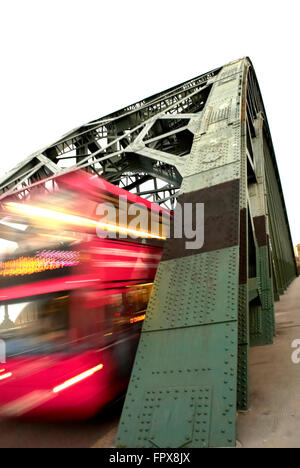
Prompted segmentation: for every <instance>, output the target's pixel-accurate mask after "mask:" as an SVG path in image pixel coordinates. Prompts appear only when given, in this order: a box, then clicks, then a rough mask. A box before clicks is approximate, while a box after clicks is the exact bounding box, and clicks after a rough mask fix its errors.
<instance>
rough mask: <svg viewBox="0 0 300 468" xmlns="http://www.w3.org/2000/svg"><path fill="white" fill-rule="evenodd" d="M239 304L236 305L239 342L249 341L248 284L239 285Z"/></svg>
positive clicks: (245, 342)
mask: <svg viewBox="0 0 300 468" xmlns="http://www.w3.org/2000/svg"><path fill="white" fill-rule="evenodd" d="M238 294H239V305H238V323H239V344H247V343H249V302H248V286H247V285H246V284H241V285H239V292H238Z"/></svg>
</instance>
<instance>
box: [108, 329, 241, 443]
mask: <svg viewBox="0 0 300 468" xmlns="http://www.w3.org/2000/svg"><path fill="white" fill-rule="evenodd" d="M236 379H237V322H227V323H220V324H214V325H206V326H199V327H190V328H184V329H174V330H167V331H158V332H143V333H142V336H141V340H140V343H139V347H138V351H137V356H136V360H135V364H134V368H133V372H132V376H131V381H130V386H129V390H128V392H127V396H126V400H125V404H124V409H123V413H122V417H121V421H120V425H119V431H118V436H117V440H116V446H117V447H137V448H141V447H153V446H155V445H163V444H164V443H165V442H166V437H167V436H166V434H165V432H166V427H168V420H167V419H168V418H169V417H170V408H171V407H172V406H173V408H174V409H175V407H176V406H177V404H176V402H175V400H174V401H173V404H172V397H174V395H175V393H176V392H173V390H172V392H171V389H175V390H176V389H178V388H181V389H182V390H181V395H184V391H185V390H187V396H186V397H183V405H182V407H180V406H178V407H177V408H176V410H175V411H176V417H175V419H176V420H178V419H179V417H180V414H181V420H182V424H178V425H176V428H175V427H174V428H172V431H173V436H174V440H176V441H177V442H178V443H179V444H182V442H183V440H184V439H185V438H186V442H187V443H186V445H185V447H191V448H192V447H203V444H205V446H206V445H207V446H209V447H225V446H235V440H236V434H235V422H236V389H237V387H236ZM193 387H194V388H193ZM193 389H194V390H195V397H194V398H197V400H194V401H193V400H191V403H188V400H190V399H191V393H192V392H191V390H193ZM206 389H207V390H208V389H211V390H210V392H206V391H205V390H206ZM203 390H204V391H203ZM151 391H154V392H155V393H153V394H152V395H153V396H152V397H151V393H148V394H147V392H151ZM160 391H163V392H164V393H163V394H161V395H164V397H166V395H168V394H167V392H168V391H170V394H169V400H167V401H166V403H167V404H166V410H165V406H164V405H163V402H162V400H160V402H161V403H160V404H161V407H160V408H156V409H155V408H153V406H155V405H158V403H157V402H158V398H159V392H160ZM203 395H204V399H203ZM199 397H202V399H201V398H199ZM146 398H149V400H148V401H147V403H149V405H147V404H146ZM151 398H152V400H151ZM170 399H171V400H170ZM195 401H197V409H196V410H194V407H195V403H194V402H195ZM199 402H200V403H199ZM201 402H204V406H203V404H202V403H201ZM188 404H190V405H192V406H191V407H190V408H191V413H187V408H188ZM199 404H200V405H201V407H199ZM145 406H146V408H145ZM148 406H152V408H150V407H148ZM156 410H159V412H157V411H156ZM193 410H194V411H195V412H194V413H193ZM197 410H199V414H198V413H197ZM159 413H160V421H159V423H158V422H157V418H158V417H159ZM193 417H194V418H195V419H194V425H193V431H192V424H193V423H190V422H188V421H190V420H191V418H193ZM153 421H154V422H153ZM148 427H149V431H145V430H144V429H148ZM208 427H210V428H211V429H210V430H209V434H208V432H207V431H208ZM151 428H155V432H154V430H153V429H152V431H153V432H152V433H151ZM174 431H176V435H175V434H174ZM145 433H146V434H147V435H145ZM148 433H149V436H148ZM150 436H152V437H150ZM191 437H192V440H191V441H190V438H191ZM145 439H146V440H145ZM169 440H170V439H167V442H169ZM173 446H174V445H173Z"/></svg>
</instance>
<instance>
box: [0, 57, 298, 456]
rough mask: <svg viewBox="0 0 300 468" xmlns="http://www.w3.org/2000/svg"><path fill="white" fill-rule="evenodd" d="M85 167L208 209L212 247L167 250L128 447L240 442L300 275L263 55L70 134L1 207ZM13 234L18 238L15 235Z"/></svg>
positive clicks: (13, 177)
mask: <svg viewBox="0 0 300 468" xmlns="http://www.w3.org/2000/svg"><path fill="white" fill-rule="evenodd" d="M66 166H69V167H66ZM79 168H81V169H85V170H87V171H90V172H93V173H96V174H99V175H102V176H103V177H105V178H106V179H107V180H109V181H111V182H113V183H114V184H118V185H120V186H122V187H124V188H126V189H127V190H129V191H135V192H136V193H138V194H140V195H141V196H143V197H146V198H148V199H150V200H153V201H155V202H156V203H159V204H161V205H164V206H167V207H169V208H174V207H175V210H176V209H177V210H178V209H180V208H181V207H180V205H183V204H184V203H186V202H189V203H192V204H194V205H195V204H196V203H199V202H201V203H204V206H205V220H204V221H205V223H204V231H205V241H204V245H203V247H201V248H200V249H198V250H186V249H185V241H186V240H187V239H185V238H184V237H183V238H182V239H168V240H167V242H166V247H165V250H164V256H163V260H162V262H161V264H160V266H159V269H158V272H157V276H156V279H155V284H154V290H153V293H152V296H151V299H150V303H149V306H148V311H147V317H146V320H145V323H144V326H143V331H142V336H141V340H140V344H139V348H138V351H137V356H136V360H135V365H134V368H133V373H132V377H131V382H130V385H129V390H128V393H127V397H126V402H125V405H124V410H123V414H122V418H121V422H120V427H119V431H118V437H117V445H118V446H125V447H214V446H223V447H224V446H234V445H235V434H236V409H237V408H238V409H247V408H248V406H249V373H248V368H249V347H250V345H263V344H270V343H272V341H273V337H274V334H275V318H274V299H275V300H278V299H279V296H280V294H282V293H283V292H284V291H285V290H286V288H287V287H288V285H289V284H290V282H291V281H292V280H293V278H294V277H295V276H296V274H297V273H296V265H295V259H294V253H293V248H292V242H291V236H290V231H289V225H288V219H287V214H286V210H285V204H284V198H283V194H282V188H281V184H280V179H279V173H278V169H277V165H276V160H275V154H274V149H273V145H272V140H271V135H270V130H269V126H268V122H267V118H266V114H265V109H264V105H263V101H262V98H261V94H260V91H259V86H258V83H257V79H256V76H255V72H254V69H253V66H252V64H251V62H250V60H249V59H248V58H243V59H241V60H238V61H235V62H232V63H230V64H228V65H225V66H224V67H221V68H219V69H216V70H213V71H212V72H209V73H207V74H204V75H201V76H199V77H197V78H195V79H192V80H190V81H187V82H185V83H183V84H181V85H178V86H175V87H173V88H171V89H169V90H167V91H164V92H162V93H159V94H156V95H155V96H152V97H150V98H147V99H145V100H143V101H140V102H138V103H136V104H134V105H132V106H128V107H126V108H125V109H122V110H120V111H118V112H115V113H113V114H111V115H109V116H107V117H104V118H101V119H99V120H97V121H93V122H90V123H88V124H86V125H83V126H81V127H80V128H77V129H75V130H73V131H71V132H70V133H68V134H66V135H65V136H64V137H62V138H61V139H60V140H59V141H57V142H55V143H54V144H52V145H50V146H47V147H46V148H44V149H43V150H41V151H39V152H36V153H34V154H33V155H31V156H30V157H28V158H27V159H26V160H25V161H24V162H22V163H21V164H19V165H18V166H17V167H16V168H15V169H14V170H12V171H10V172H9V173H7V174H6V175H4V176H3V177H2V178H1V179H0V191H1V196H0V202H1V199H2V200H3V199H5V197H7V196H8V195H9V196H10V197H16V198H17V199H26V198H27V197H28V196H29V194H30V193H31V191H32V190H41V191H47V190H50V189H51V184H57V183H59V175H60V174H63V173H65V172H69V171H73V170H77V169H79ZM175 200H177V203H176V204H175ZM1 232H2V236H4V237H6V238H9V239H11V240H13V239H16V236H17V232H16V231H14V229H13V227H7V229H5V232H4V230H2V231H1Z"/></svg>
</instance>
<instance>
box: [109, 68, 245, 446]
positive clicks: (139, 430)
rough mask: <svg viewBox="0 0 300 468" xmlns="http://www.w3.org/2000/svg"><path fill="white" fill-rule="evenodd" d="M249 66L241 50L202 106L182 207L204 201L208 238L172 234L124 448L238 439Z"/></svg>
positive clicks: (123, 433)
mask: <svg viewBox="0 0 300 468" xmlns="http://www.w3.org/2000/svg"><path fill="white" fill-rule="evenodd" d="M247 67H248V64H247V61H246V60H244V59H243V60H241V61H238V62H233V63H231V64H229V65H227V66H225V67H224V68H223V69H222V70H221V72H220V74H219V75H218V77H217V80H216V81H215V83H214V85H213V88H212V91H211V94H210V96H209V98H208V101H207V103H206V106H205V109H204V111H203V118H202V121H201V125H200V127H199V129H198V131H197V133H196V135H195V138H194V143H193V147H192V151H191V155H190V157H189V159H188V161H187V167H186V172H185V177H184V179H183V184H182V188H181V192H180V196H179V199H178V206H177V208H176V210H179V209H182V211H184V204H185V203H192V205H193V207H195V205H196V203H204V210H205V221H204V223H205V224H204V232H205V240H204V245H203V247H202V248H201V249H198V250H188V249H186V242H187V241H188V239H187V238H186V237H185V236H183V238H182V239H170V240H168V241H167V245H166V248H165V252H164V255H163V260H162V262H161V264H160V266H159V269H158V273H157V276H156V279H155V284H154V291H153V294H152V296H151V299H150V303H149V306H148V311H147V318H146V321H145V324H144V327H143V331H142V336H141V340H140V344H139V348H138V351H137V356H136V361H135V364H134V369H133V372H132V377H131V382H130V385H129V389H128V393H127V397H126V401H125V405H124V409H123V414H122V417H121V421H120V425H119V431H118V436H117V441H116V444H117V446H119V447H218V446H235V443H236V430H235V428H236V405H237V366H238V318H240V321H241V322H245V321H246V324H245V325H244V326H245V328H247V307H248V300H247V298H248V292H247V235H246V232H247V228H246V223H247V171H246V154H245V145H244V144H241V141H242V115H243V114H244V111H245V110H244V106H243V99H244V100H245V97H244V95H243V94H242V92H243V86H244V85H245V79H246V73H247ZM240 224H241V228H240ZM240 245H241V246H242V248H241V250H240ZM239 284H240V286H239ZM239 316H240V317H239ZM246 333H247V332H246ZM241 346H245V344H244V342H243V338H241ZM241 373H242V372H241ZM241 378H242V377H241Z"/></svg>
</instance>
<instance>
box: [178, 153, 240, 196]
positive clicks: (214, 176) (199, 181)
mask: <svg viewBox="0 0 300 468" xmlns="http://www.w3.org/2000/svg"><path fill="white" fill-rule="evenodd" d="M240 166H241V165H240V162H239V161H237V162H234V163H230V164H227V165H225V166H220V167H217V168H215V169H210V170H208V171H204V172H201V173H199V174H195V175H191V176H188V177H185V178H184V179H183V182H182V185H181V188H180V192H179V195H181V194H183V193H185V192H194V191H196V190H200V189H203V188H207V187H212V186H213V185H218V184H221V183H223V182H229V181H230V180H233V179H239V178H240Z"/></svg>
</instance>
